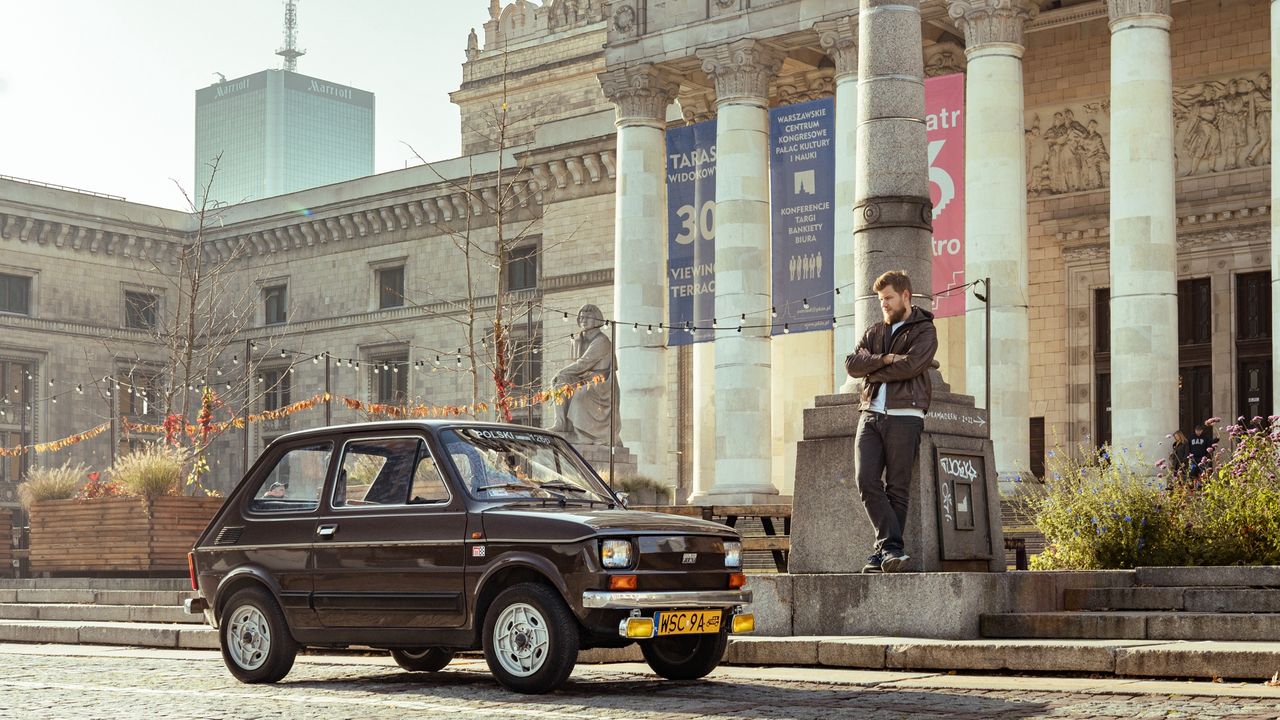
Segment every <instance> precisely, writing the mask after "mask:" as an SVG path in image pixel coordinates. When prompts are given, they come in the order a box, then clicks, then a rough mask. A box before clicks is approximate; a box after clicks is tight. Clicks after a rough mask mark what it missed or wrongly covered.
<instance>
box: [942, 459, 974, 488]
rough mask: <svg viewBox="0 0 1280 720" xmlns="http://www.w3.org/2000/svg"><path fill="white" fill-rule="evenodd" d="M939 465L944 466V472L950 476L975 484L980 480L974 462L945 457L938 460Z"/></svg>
mask: <svg viewBox="0 0 1280 720" xmlns="http://www.w3.org/2000/svg"><path fill="white" fill-rule="evenodd" d="M938 464H939V465H941V466H942V471H943V472H945V473H947V474H948V475H954V476H955V477H958V478H961V479H963V480H968V481H969V482H973V481H974V480H976V479H977V478H978V471H977V469H976V468H974V467H973V461H972V460H968V459H965V460H961V459H960V458H949V457H944V458H941V459H939V460H938Z"/></svg>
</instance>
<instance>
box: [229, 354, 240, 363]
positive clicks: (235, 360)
mask: <svg viewBox="0 0 1280 720" xmlns="http://www.w3.org/2000/svg"><path fill="white" fill-rule="evenodd" d="M231 364H232V365H239V364H240V356H239V355H232V356H231Z"/></svg>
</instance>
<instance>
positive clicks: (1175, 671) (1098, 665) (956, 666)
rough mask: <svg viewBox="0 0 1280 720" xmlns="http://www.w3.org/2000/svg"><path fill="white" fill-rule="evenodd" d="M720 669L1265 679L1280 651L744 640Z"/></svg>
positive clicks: (1279, 661) (1254, 646) (1200, 645)
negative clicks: (762, 667)
mask: <svg viewBox="0 0 1280 720" xmlns="http://www.w3.org/2000/svg"><path fill="white" fill-rule="evenodd" d="M725 662H726V663H729V664H738V665H792V666H797V665H799V666H825V667H843V668H862V669H868V670H981V671H993V670H1003V671H1010V672H1036V673H1091V674H1109V675H1126V676H1135V677H1176V678H1193V677H1194V678H1224V679H1235V678H1238V679H1243V680H1269V679H1271V676H1272V673H1275V672H1276V671H1277V670H1280V644H1277V643H1275V642H1184V641H1172V642H1170V641H1156V640H1061V639H1059V640H989V639H987V640H933V639H924V638H890V637H751V636H741V637H734V638H732V639H730V641H729V651H728V654H727V655H726V657H725Z"/></svg>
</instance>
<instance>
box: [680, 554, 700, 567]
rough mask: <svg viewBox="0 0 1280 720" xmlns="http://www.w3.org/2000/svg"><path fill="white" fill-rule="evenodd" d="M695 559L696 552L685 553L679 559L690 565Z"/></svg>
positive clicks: (696, 556)
mask: <svg viewBox="0 0 1280 720" xmlns="http://www.w3.org/2000/svg"><path fill="white" fill-rule="evenodd" d="M697 561H698V553H685V554H684V557H683V558H681V559H680V562H681V563H684V564H685V565H692V564H694V563H695V562H697Z"/></svg>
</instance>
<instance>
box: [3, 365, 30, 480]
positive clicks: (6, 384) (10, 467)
mask: <svg viewBox="0 0 1280 720" xmlns="http://www.w3.org/2000/svg"><path fill="white" fill-rule="evenodd" d="M35 369H36V368H35V365H33V364H30V363H24V362H18V361H16V360H0V447H14V446H17V445H28V444H30V443H31V438H32V434H31V433H32V426H33V425H34V424H35V423H34V419H33V418H32V416H31V412H30V411H28V410H27V405H28V404H30V403H31V401H32V388H33V387H34V385H35V384H34V381H33V380H31V379H29V378H28V376H29V375H30V376H32V377H34V373H35ZM28 457H29V454H28V453H20V454H18V455H14V456H13V457H5V458H0V482H7V483H17V482H21V480H22V477H23V475H24V474H25V473H26V471H27V459H28Z"/></svg>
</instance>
